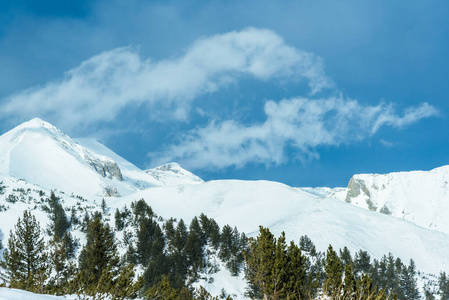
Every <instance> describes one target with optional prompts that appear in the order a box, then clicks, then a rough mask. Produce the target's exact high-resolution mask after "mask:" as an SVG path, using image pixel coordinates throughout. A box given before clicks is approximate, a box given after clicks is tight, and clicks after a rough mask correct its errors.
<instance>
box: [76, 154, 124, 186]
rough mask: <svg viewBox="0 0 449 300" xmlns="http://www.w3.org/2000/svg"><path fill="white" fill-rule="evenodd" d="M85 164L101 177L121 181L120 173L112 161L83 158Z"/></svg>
mask: <svg viewBox="0 0 449 300" xmlns="http://www.w3.org/2000/svg"><path fill="white" fill-rule="evenodd" d="M85 160H86V162H87V163H88V164H89V165H90V166H91V167H92V168H94V170H95V171H96V172H97V173H98V174H100V175H101V176H103V177H107V178H109V179H112V178H115V179H117V180H118V181H123V176H122V172H121V170H120V168H119V166H118V165H117V163H116V162H115V161H113V160H112V159H105V160H101V159H98V158H92V157H88V158H85Z"/></svg>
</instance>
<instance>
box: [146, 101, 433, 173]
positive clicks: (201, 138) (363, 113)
mask: <svg viewBox="0 0 449 300" xmlns="http://www.w3.org/2000/svg"><path fill="white" fill-rule="evenodd" d="M264 111H265V114H266V120H265V122H263V123H260V124H252V125H243V124H241V123H239V122H237V121H233V120H227V121H224V122H220V123H218V122H212V123H210V124H209V125H207V126H206V127H202V128H196V129H194V130H192V131H190V132H188V133H187V134H184V135H183V136H182V137H181V138H180V141H179V143H178V144H176V145H171V146H168V147H167V148H166V149H164V150H163V151H161V152H160V153H152V154H150V157H152V158H153V162H154V163H155V164H159V163H163V162H167V161H180V162H182V163H183V165H185V166H186V167H188V168H193V169H200V168H205V169H220V168H224V167H228V166H235V167H242V166H244V165H245V164H248V163H262V164H267V165H271V164H276V165H278V164H282V163H285V162H286V161H287V156H288V155H287V154H288V153H286V152H287V151H288V150H289V148H290V150H293V152H294V153H296V154H297V155H298V158H299V159H310V158H317V157H318V154H317V152H316V151H315V149H316V147H318V146H326V145H332V146H337V145H340V144H342V143H348V142H351V141H358V140H362V139H364V138H366V137H368V136H371V135H373V134H374V133H376V132H377V131H378V130H379V129H380V128H381V127H382V126H392V127H404V126H407V125H410V124H412V123H414V122H416V121H418V120H420V119H422V118H426V117H430V116H434V115H436V114H437V110H436V109H435V108H434V107H432V106H431V105H429V104H427V103H424V104H422V105H420V106H418V107H409V108H407V109H406V110H405V111H404V113H403V114H402V115H399V114H397V113H396V112H395V110H394V107H393V105H391V104H385V103H380V104H378V105H377V106H364V105H361V104H360V103H358V101H356V100H351V99H344V98H342V97H341V96H340V97H333V98H328V99H308V98H295V99H289V100H283V101H281V102H279V103H276V102H274V101H268V102H266V104H265V108H264ZM290 156H291V154H290Z"/></svg>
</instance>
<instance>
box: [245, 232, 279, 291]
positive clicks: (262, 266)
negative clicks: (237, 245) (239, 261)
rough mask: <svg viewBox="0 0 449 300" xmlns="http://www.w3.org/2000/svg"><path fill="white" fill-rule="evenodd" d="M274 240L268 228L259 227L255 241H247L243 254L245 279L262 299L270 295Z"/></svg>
mask: <svg viewBox="0 0 449 300" xmlns="http://www.w3.org/2000/svg"><path fill="white" fill-rule="evenodd" d="M275 249H276V244H275V238H274V236H273V234H272V233H271V232H270V231H269V230H268V228H263V227H262V226H260V227H259V235H258V236H257V238H256V239H253V238H251V239H249V249H248V251H247V252H246V253H245V260H246V265H247V278H248V280H249V281H250V282H252V283H253V284H254V286H255V287H257V288H258V290H259V291H260V293H261V294H263V295H264V297H268V296H269V295H271V293H272V290H271V289H270V281H271V277H272V272H273V267H274V252H275Z"/></svg>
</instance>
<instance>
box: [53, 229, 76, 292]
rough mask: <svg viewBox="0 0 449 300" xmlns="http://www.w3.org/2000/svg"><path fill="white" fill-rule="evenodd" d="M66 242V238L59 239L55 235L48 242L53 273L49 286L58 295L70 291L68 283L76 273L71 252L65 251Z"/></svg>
mask: <svg viewBox="0 0 449 300" xmlns="http://www.w3.org/2000/svg"><path fill="white" fill-rule="evenodd" d="M66 243H67V241H66V240H64V239H59V238H58V237H57V236H54V237H53V240H52V241H51V242H50V263H51V267H52V270H53V271H54V273H55V274H54V275H53V276H52V278H51V280H50V282H49V286H50V287H51V290H52V291H53V292H54V293H56V294H58V295H63V294H67V293H70V292H71V291H70V289H69V286H68V285H69V283H70V281H71V280H72V279H73V278H74V276H75V274H76V269H75V264H74V262H73V261H71V258H73V253H68V252H67V249H68V248H70V246H68V245H67V244H66Z"/></svg>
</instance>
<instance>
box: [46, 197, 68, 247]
mask: <svg viewBox="0 0 449 300" xmlns="http://www.w3.org/2000/svg"><path fill="white" fill-rule="evenodd" d="M48 204H49V206H50V220H51V223H50V226H49V227H50V228H49V235H50V236H53V235H56V236H57V237H58V238H59V239H61V238H62V237H63V236H64V234H65V233H66V231H67V230H68V229H69V227H70V222H69V220H68V218H67V215H66V213H65V211H64V208H63V207H62V205H61V203H60V198H58V197H56V195H55V193H54V191H51V194H50V198H49V199H48Z"/></svg>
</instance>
